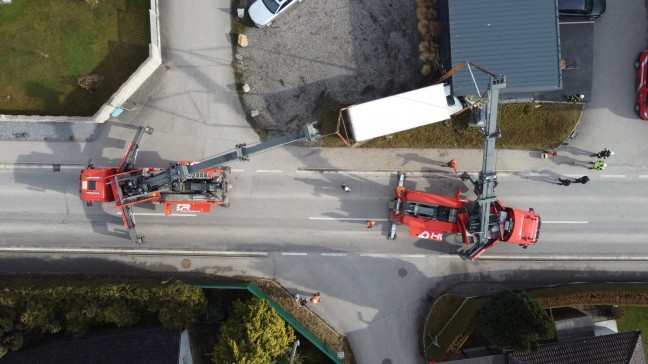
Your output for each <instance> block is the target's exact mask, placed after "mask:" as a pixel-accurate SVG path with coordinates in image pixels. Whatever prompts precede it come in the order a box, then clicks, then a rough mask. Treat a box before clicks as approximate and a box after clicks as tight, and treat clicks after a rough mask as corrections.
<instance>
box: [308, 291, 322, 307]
mask: <svg viewBox="0 0 648 364" xmlns="http://www.w3.org/2000/svg"><path fill="white" fill-rule="evenodd" d="M310 301H311V303H312V304H314V305H316V304H318V303H319V301H320V293H319V292H317V293H315V294H314V295H313V297H311V299H310Z"/></svg>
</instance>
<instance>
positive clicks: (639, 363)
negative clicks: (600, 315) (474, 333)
mask: <svg viewBox="0 0 648 364" xmlns="http://www.w3.org/2000/svg"><path fill="white" fill-rule="evenodd" d="M506 356H507V359H508V362H509V364H550V363H551V364H555V363H560V364H591V363H596V364H646V353H645V351H644V346H643V338H642V336H641V331H628V332H622V333H619V334H612V335H604V336H595V337H590V338H586V339H576V340H571V341H563V342H557V343H554V344H549V345H543V346H541V347H540V351H538V352H535V353H517V352H511V353H507V354H506Z"/></svg>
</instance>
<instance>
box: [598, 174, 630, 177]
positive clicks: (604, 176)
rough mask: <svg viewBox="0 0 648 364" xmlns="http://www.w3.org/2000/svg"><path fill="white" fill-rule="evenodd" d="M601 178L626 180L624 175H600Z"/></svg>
mask: <svg viewBox="0 0 648 364" xmlns="http://www.w3.org/2000/svg"><path fill="white" fill-rule="evenodd" d="M601 178H626V175H625V174H602V175H601Z"/></svg>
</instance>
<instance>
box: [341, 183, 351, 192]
mask: <svg viewBox="0 0 648 364" xmlns="http://www.w3.org/2000/svg"><path fill="white" fill-rule="evenodd" d="M342 189H343V190H344V192H351V189H350V188H349V186H347V185H346V183H343V184H342Z"/></svg>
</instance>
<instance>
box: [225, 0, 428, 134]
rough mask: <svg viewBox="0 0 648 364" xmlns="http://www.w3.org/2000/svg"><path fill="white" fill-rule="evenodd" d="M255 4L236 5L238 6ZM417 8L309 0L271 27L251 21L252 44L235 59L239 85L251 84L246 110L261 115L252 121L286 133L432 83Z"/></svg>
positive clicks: (378, 0) (363, 0)
mask: <svg viewBox="0 0 648 364" xmlns="http://www.w3.org/2000/svg"><path fill="white" fill-rule="evenodd" d="M251 3H252V1H251V0H248V1H245V0H240V1H237V0H234V1H233V6H232V8H233V10H234V11H235V8H236V7H237V6H238V7H244V6H245V7H247V6H249V5H250V4H251ZM415 9H416V3H415V1H414V0H407V1H396V0H331V1H314V0H304V1H303V2H301V3H298V4H295V5H294V6H293V8H292V9H290V10H289V11H288V12H287V13H285V14H282V15H281V16H280V17H279V18H277V20H275V21H274V23H273V24H272V26H270V27H268V28H263V29H259V28H254V27H253V26H250V24H251V22H250V21H249V19H247V18H246V20H245V21H243V22H244V24H245V25H246V26H247V27H246V28H245V30H244V33H245V34H246V35H247V37H248V41H249V46H248V47H247V48H241V47H237V48H236V49H235V52H237V53H238V54H240V55H241V56H242V61H236V60H235V61H234V64H235V71H236V73H237V81H241V84H243V83H247V84H248V85H249V86H250V92H249V93H247V94H243V95H242V97H241V99H242V101H243V108H244V110H245V111H246V113H247V114H248V115H249V114H250V111H251V110H257V111H259V115H258V116H256V117H254V124H256V125H258V126H260V127H261V128H263V129H265V130H266V131H268V132H269V134H271V135H272V134H280V133H284V132H286V131H293V130H295V129H296V128H297V126H298V125H300V124H301V123H303V122H307V121H308V122H312V121H319V120H320V112H321V111H320V110H321V107H322V106H326V105H336V106H337V105H339V106H341V107H342V106H347V105H351V104H355V103H361V102H365V101H369V100H373V99H376V98H380V97H384V96H390V95H394V94H397V93H401V92H405V91H409V90H414V89H416V88H420V87H423V86H425V85H426V84H429V83H430V81H428V80H425V79H424V77H423V76H421V73H420V69H421V63H420V62H419V60H418V44H419V42H420V37H419V34H418V31H417V22H416V14H415ZM233 21H234V22H237V20H236V19H234V20H233ZM237 27H240V25H239V24H233V29H237ZM241 84H239V85H238V86H239V87H240V86H241Z"/></svg>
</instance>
